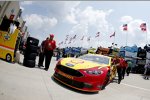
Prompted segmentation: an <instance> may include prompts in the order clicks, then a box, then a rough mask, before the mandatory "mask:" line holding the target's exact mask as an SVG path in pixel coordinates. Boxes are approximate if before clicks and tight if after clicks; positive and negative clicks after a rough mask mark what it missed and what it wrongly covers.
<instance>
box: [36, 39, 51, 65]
mask: <svg viewBox="0 0 150 100" xmlns="http://www.w3.org/2000/svg"><path fill="white" fill-rule="evenodd" d="M48 40H49V37H47V38H46V40H44V41H42V43H41V46H40V54H39V63H38V67H41V66H42V67H44V66H43V62H44V46H45V43H46V41H48Z"/></svg>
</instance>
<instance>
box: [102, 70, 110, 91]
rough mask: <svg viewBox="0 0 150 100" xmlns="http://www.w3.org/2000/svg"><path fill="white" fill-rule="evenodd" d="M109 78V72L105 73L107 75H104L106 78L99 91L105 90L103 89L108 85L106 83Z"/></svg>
mask: <svg viewBox="0 0 150 100" xmlns="http://www.w3.org/2000/svg"><path fill="white" fill-rule="evenodd" d="M109 78H110V71H108V72H107V75H106V78H105V80H104V83H103V85H102V87H101V90H104V89H105V87H106V86H107V84H108V82H109Z"/></svg>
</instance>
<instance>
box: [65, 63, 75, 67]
mask: <svg viewBox="0 0 150 100" xmlns="http://www.w3.org/2000/svg"><path fill="white" fill-rule="evenodd" d="M66 65H67V66H69V67H73V66H74V65H73V64H70V63H66Z"/></svg>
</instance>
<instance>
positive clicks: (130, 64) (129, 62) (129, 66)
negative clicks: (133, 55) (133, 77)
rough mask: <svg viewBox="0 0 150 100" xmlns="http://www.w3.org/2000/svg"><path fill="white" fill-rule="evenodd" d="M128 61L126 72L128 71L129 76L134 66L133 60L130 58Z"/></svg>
mask: <svg viewBox="0 0 150 100" xmlns="http://www.w3.org/2000/svg"><path fill="white" fill-rule="evenodd" d="M127 63H128V67H127V70H126V73H127V76H129V74H130V71H131V67H132V62H131V61H130V60H129V61H127Z"/></svg>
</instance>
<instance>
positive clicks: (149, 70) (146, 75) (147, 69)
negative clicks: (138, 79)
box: [144, 61, 150, 80]
mask: <svg viewBox="0 0 150 100" xmlns="http://www.w3.org/2000/svg"><path fill="white" fill-rule="evenodd" d="M144 68H145V71H144V79H147V80H149V75H150V61H149V62H148V63H147V64H145V66H144Z"/></svg>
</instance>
